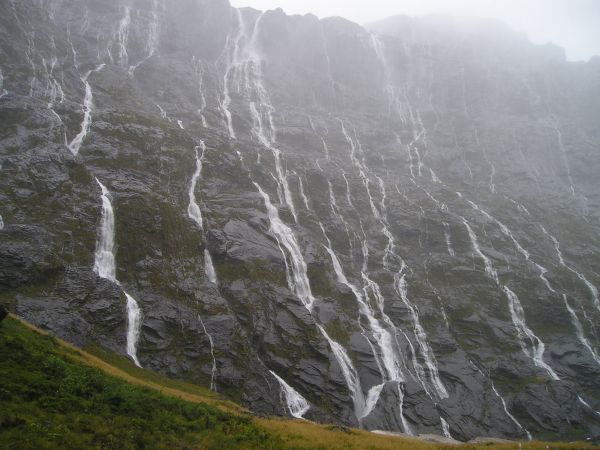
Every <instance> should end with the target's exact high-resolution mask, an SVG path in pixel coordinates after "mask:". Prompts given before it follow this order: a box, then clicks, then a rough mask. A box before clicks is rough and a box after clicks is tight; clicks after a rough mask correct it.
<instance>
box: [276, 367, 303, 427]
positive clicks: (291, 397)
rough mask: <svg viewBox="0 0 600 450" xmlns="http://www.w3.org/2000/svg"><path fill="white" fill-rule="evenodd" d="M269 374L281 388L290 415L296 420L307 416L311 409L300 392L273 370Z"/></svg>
mask: <svg viewBox="0 0 600 450" xmlns="http://www.w3.org/2000/svg"><path fill="white" fill-rule="evenodd" d="M269 372H270V373H271V375H273V376H274V377H275V379H276V380H277V381H278V382H279V385H280V386H281V392H282V393H283V396H284V397H285V403H286V406H287V409H288V411H289V412H290V415H291V416H292V417H295V418H296V419H302V418H303V416H304V414H306V413H307V412H308V410H309V409H310V404H309V403H308V402H307V401H306V399H305V398H304V397H302V395H300V393H298V391H296V390H295V389H294V388H293V387H291V386H290V385H289V384H287V383H286V382H285V380H284V379H283V378H281V377H280V376H279V375H277V374H276V373H275V372H273V371H272V370H269Z"/></svg>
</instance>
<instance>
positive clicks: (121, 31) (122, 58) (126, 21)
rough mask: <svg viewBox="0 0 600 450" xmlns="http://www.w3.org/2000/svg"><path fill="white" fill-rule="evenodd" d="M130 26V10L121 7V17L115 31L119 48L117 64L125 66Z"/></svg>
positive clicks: (127, 58)
mask: <svg viewBox="0 0 600 450" xmlns="http://www.w3.org/2000/svg"><path fill="white" fill-rule="evenodd" d="M130 25H131V8H130V7H129V6H125V7H123V17H121V20H120V21H119V28H118V29H117V44H118V46H119V62H121V63H122V64H127V62H128V61H129V55H128V53H127V42H128V40H129V26H130Z"/></svg>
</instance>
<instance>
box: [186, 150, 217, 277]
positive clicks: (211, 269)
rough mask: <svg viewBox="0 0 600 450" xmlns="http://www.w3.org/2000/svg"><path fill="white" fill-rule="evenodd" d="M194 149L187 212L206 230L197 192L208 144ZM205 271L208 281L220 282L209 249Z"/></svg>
mask: <svg viewBox="0 0 600 450" xmlns="http://www.w3.org/2000/svg"><path fill="white" fill-rule="evenodd" d="M199 150H200V152H199ZM194 151H195V153H196V170H195V171H194V175H192V180H191V182H190V188H189V190H188V197H189V203H188V209H187V212H188V217H189V218H190V219H192V220H193V221H194V222H195V223H196V225H198V228H199V229H200V230H201V231H204V224H203V221H202V210H201V209H200V206H199V205H198V202H197V201H196V194H195V192H196V186H197V184H198V180H199V178H200V175H202V161H203V159H204V152H205V151H206V145H205V144H204V141H202V140H201V141H200V145H198V146H197V147H196V148H195V149H194ZM204 273H205V274H206V278H208V281H210V282H211V283H213V284H217V283H218V280H217V273H216V271H215V266H214V264H213V262H212V257H211V255H210V252H209V251H208V249H204Z"/></svg>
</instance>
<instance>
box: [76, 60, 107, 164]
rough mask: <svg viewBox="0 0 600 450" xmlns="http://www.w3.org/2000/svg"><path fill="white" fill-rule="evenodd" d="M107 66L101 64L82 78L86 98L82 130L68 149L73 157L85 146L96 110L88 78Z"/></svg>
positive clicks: (84, 100) (84, 99)
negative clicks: (84, 142)
mask: <svg viewBox="0 0 600 450" xmlns="http://www.w3.org/2000/svg"><path fill="white" fill-rule="evenodd" d="M104 66H105V64H100V65H99V66H98V67H96V68H95V69H94V70H90V71H88V72H87V73H86V74H85V75H84V76H83V77H82V78H81V82H82V83H83V84H84V86H85V96H84V98H83V121H82V122H81V130H80V131H79V133H78V134H77V136H75V137H74V138H73V140H72V141H71V142H70V143H69V144H68V145H67V148H68V149H69V150H70V151H71V153H73V155H75V156H76V155H77V154H78V153H79V149H80V148H81V145H82V144H83V140H84V139H85V137H86V136H87V134H88V132H89V131H90V126H91V124H92V112H93V110H94V96H93V92H92V86H91V85H90V83H89V81H88V78H89V77H90V75H91V74H92V73H95V72H99V71H100V70H102V69H103V68H104Z"/></svg>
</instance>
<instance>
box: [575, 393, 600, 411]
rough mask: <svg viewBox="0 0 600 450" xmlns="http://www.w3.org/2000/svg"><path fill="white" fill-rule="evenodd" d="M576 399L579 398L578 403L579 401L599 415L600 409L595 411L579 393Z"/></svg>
mask: <svg viewBox="0 0 600 450" xmlns="http://www.w3.org/2000/svg"><path fill="white" fill-rule="evenodd" d="M577 400H579V403H581V404H582V405H583V406H585V407H586V408H587V409H589V410H590V411H591V412H593V413H594V414H595V415H597V416H600V411H596V410H595V409H594V408H592V406H591V405H590V404H589V403H588V402H586V401H585V400H584V399H582V398H581V396H580V395H578V396H577Z"/></svg>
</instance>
